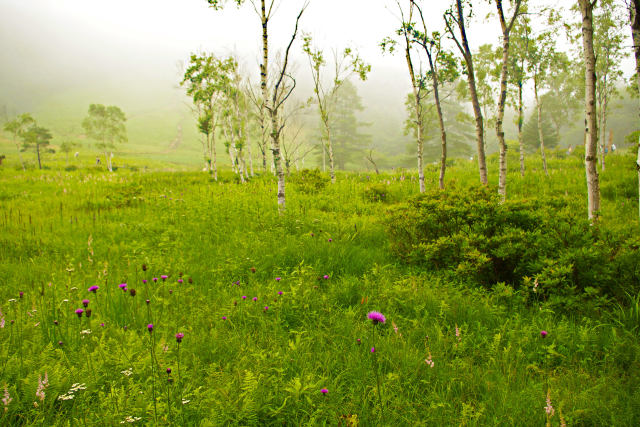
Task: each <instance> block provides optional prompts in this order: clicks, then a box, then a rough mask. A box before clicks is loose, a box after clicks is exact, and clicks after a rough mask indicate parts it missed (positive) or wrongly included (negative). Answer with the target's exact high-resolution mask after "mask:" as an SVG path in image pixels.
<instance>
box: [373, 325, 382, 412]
mask: <svg viewBox="0 0 640 427" xmlns="http://www.w3.org/2000/svg"><path fill="white" fill-rule="evenodd" d="M372 346H373V348H374V349H375V348H376V325H373V339H372ZM373 369H374V371H375V373H376V385H377V390H378V403H379V405H380V414H381V417H382V421H383V423H384V407H383V406H382V394H381V393H380V373H379V372H378V353H377V352H376V351H374V352H373Z"/></svg>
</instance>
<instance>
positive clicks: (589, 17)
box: [578, 0, 600, 221]
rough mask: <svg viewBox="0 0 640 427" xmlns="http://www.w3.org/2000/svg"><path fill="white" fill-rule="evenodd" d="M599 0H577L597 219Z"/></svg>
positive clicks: (591, 207) (591, 200)
mask: <svg viewBox="0 0 640 427" xmlns="http://www.w3.org/2000/svg"><path fill="white" fill-rule="evenodd" d="M596 2H597V0H578V7H579V9H580V15H581V16H582V47H583V58H584V74H585V136H586V137H585V170H586V176H587V198H588V201H587V210H588V215H589V219H590V220H592V221H597V216H598V211H599V210H600V181H599V177H598V170H597V165H596V162H597V148H598V125H597V119H598V118H597V114H596V58H595V54H594V51H593V8H594V6H595V5H596Z"/></svg>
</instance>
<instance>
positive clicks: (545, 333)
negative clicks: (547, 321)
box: [540, 331, 548, 338]
mask: <svg viewBox="0 0 640 427" xmlns="http://www.w3.org/2000/svg"><path fill="white" fill-rule="evenodd" d="M547 333H548V332H547V331H540V336H541V337H542V338H546V337H547Z"/></svg>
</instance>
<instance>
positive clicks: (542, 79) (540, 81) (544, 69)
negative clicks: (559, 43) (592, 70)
mask: <svg viewBox="0 0 640 427" xmlns="http://www.w3.org/2000/svg"><path fill="white" fill-rule="evenodd" d="M555 56H556V50H555V41H554V38H553V35H552V34H551V33H550V32H548V31H543V32H541V33H540V34H539V35H538V37H536V38H535V39H534V40H531V42H530V43H529V52H528V62H529V72H530V73H531V80H533V94H534V99H535V103H536V112H537V115H538V134H539V139H540V155H541V156H542V167H543V169H544V173H545V175H546V176H549V171H548V169H547V157H546V153H545V145H544V136H543V131H542V100H541V95H540V91H541V90H544V89H545V88H546V87H547V75H548V73H549V72H551V70H552V69H553V65H554V63H556V62H557V61H554V57H555Z"/></svg>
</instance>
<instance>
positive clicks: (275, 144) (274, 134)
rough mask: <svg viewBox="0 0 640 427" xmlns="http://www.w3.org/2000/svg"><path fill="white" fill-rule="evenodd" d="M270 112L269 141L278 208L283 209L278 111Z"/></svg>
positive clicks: (283, 194)
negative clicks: (275, 178)
mask: <svg viewBox="0 0 640 427" xmlns="http://www.w3.org/2000/svg"><path fill="white" fill-rule="evenodd" d="M269 111H270V113H271V127H272V129H273V130H272V131H271V142H272V148H271V152H272V153H273V163H274V165H275V169H276V170H275V172H276V176H277V177H278V210H279V211H280V212H282V211H284V210H285V193H284V184H285V182H284V170H283V168H282V159H281V157H280V131H279V130H278V129H279V128H278V112H277V111H276V110H275V109H273V108H272V109H270V110H269Z"/></svg>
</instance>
